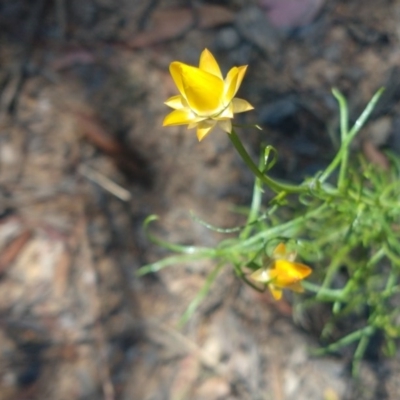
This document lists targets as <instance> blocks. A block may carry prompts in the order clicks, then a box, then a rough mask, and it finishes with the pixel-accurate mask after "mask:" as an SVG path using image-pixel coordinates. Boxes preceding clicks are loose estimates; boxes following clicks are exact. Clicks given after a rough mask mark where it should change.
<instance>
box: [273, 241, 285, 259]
mask: <svg viewBox="0 0 400 400" xmlns="http://www.w3.org/2000/svg"><path fill="white" fill-rule="evenodd" d="M272 256H273V257H274V258H284V257H285V256H286V245H285V243H279V244H278V246H276V247H275V249H274V252H273V253H272Z"/></svg>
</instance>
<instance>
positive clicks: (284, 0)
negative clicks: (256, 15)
mask: <svg viewBox="0 0 400 400" xmlns="http://www.w3.org/2000/svg"><path fill="white" fill-rule="evenodd" d="M324 3H325V0H260V6H261V7H262V8H264V9H265V10H266V14H267V17H268V19H269V21H270V23H271V24H272V25H274V26H275V27H277V28H283V29H285V28H289V29H290V28H298V27H301V26H306V25H308V24H310V23H311V22H312V21H313V20H314V18H315V17H316V16H317V15H318V13H319V11H320V10H321V7H322V6H323V5H324Z"/></svg>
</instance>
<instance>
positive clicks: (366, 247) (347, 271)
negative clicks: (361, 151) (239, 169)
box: [139, 89, 400, 374]
mask: <svg viewBox="0 0 400 400" xmlns="http://www.w3.org/2000/svg"><path fill="white" fill-rule="evenodd" d="M382 91H383V90H382V89H381V90H379V91H378V92H377V93H376V94H375V96H374V97H373V98H372V100H371V101H370V102H369V104H368V105H367V107H366V108H365V110H364V112H363V113H362V114H361V116H360V117H359V118H358V119H357V121H356V122H355V124H354V125H353V126H352V127H351V128H350V129H349V127H348V125H349V124H348V109H347V103H346V100H345V98H344V97H343V96H342V95H341V94H340V93H339V92H338V91H337V90H336V89H335V90H333V94H334V96H335V98H336V99H337V100H338V104H339V109H340V128H341V131H340V138H341V144H340V148H339V150H338V152H337V154H336V156H335V157H334V158H333V160H332V162H331V163H330V164H329V165H328V166H327V168H326V169H325V170H324V171H321V172H320V173H318V174H316V176H314V177H312V178H309V179H307V180H305V181H304V182H303V183H302V184H300V185H292V184H287V183H284V182H280V181H277V180H274V179H272V178H271V177H270V176H268V171H269V170H270V169H271V168H272V167H273V165H274V163H275V156H276V151H275V149H274V148H273V147H271V146H267V147H266V148H265V149H264V150H263V151H262V155H261V158H260V162H259V165H258V166H257V165H256V164H255V163H254V162H253V161H252V159H251V158H250V156H249V155H248V153H247V152H246V150H245V148H244V147H243V145H242V143H241V141H240V139H239V137H238V136H237V134H236V132H235V131H232V133H231V134H230V135H229V138H230V139H231V142H232V144H233V145H234V147H235V148H236V150H237V151H238V153H239V154H240V156H241V157H242V159H243V160H244V162H245V163H246V164H247V166H248V167H249V168H250V170H251V171H252V172H253V173H254V175H255V177H256V180H255V185H254V191H253V200H252V203H251V207H250V209H249V210H248V212H247V216H248V217H247V223H246V224H245V225H244V226H241V227H236V228H234V229H230V230H221V229H219V228H216V227H213V226H211V225H208V224H207V223H205V222H203V221H199V223H202V224H204V225H206V226H207V227H208V228H209V229H213V230H218V231H225V232H237V237H236V238H233V239H232V238H230V239H227V240H224V241H222V242H220V243H219V244H218V245H217V246H216V247H215V248H204V247H195V246H179V245H174V244H171V243H166V242H163V241H160V240H159V239H158V238H156V237H154V236H152V235H151V234H150V233H149V232H148V229H147V228H148V224H149V222H151V221H152V220H153V219H154V217H149V219H148V220H147V221H146V224H145V227H146V231H147V232H148V234H149V237H150V239H151V240H152V241H154V242H156V243H158V244H159V245H161V246H164V247H165V248H167V249H170V250H172V251H174V252H175V253H180V254H179V255H173V256H170V257H167V258H165V259H164V260H161V261H158V262H156V263H153V264H150V265H146V266H144V267H142V268H141V269H140V270H139V274H140V275H142V274H145V273H149V272H156V271H159V270H160V269H162V268H164V267H167V266H170V265H174V264H176V263H177V262H182V261H185V262H187V261H190V260H196V259H213V260H215V262H216V265H217V267H216V268H215V269H214V270H213V271H212V272H211V274H210V275H209V277H208V278H207V280H206V282H205V285H204V288H203V289H202V290H201V292H200V293H199V294H198V296H197V297H196V298H195V300H194V301H193V302H192V303H191V305H190V306H189V308H188V310H187V312H186V313H185V315H184V320H185V321H186V320H187V319H188V318H190V316H191V315H192V314H193V312H194V311H195V309H196V307H197V305H198V304H199V302H200V300H202V299H203V298H204V297H205V296H206V294H207V293H208V290H209V288H210V286H211V284H212V282H213V281H214V279H215V277H216V276H217V273H218V272H219V271H220V270H221V266H223V265H231V266H232V267H233V271H234V273H235V274H236V275H237V276H238V278H240V279H242V280H243V281H244V282H245V283H246V284H248V285H250V286H252V287H253V288H254V289H256V290H264V289H265V285H264V286H262V287H260V285H258V284H256V283H254V282H252V281H251V280H250V279H249V275H250V273H251V272H252V271H254V270H256V269H257V268H260V266H262V262H263V261H262V260H263V257H265V255H266V253H268V252H269V249H270V248H271V243H275V244H276V243H277V241H280V242H282V241H283V242H287V243H290V244H291V247H294V249H295V250H296V251H297V252H298V254H299V256H300V258H301V260H302V261H303V262H305V263H307V264H308V265H310V266H312V267H313V274H312V277H311V279H309V280H308V281H305V282H303V287H304V288H305V289H306V293H305V294H303V295H300V296H297V303H296V310H304V309H308V310H309V312H312V310H313V306H314V305H315V304H316V303H327V304H329V305H330V308H331V313H332V318H331V321H330V322H329V323H328V324H327V325H326V327H325V329H324V330H323V331H322V335H323V336H324V337H325V339H327V340H330V339H331V337H330V332H332V330H335V329H334V328H335V326H339V325H340V324H341V323H342V322H343V321H346V320H348V319H349V318H351V319H352V320H356V321H358V324H357V326H355V327H353V329H354V330H353V331H351V330H350V332H348V333H346V334H345V336H344V337H341V338H339V340H337V341H336V342H334V343H330V344H329V345H327V346H326V347H325V348H323V349H319V350H318V351H317V353H319V354H321V353H324V352H332V351H337V350H338V349H340V348H341V347H343V346H347V345H349V344H351V343H354V344H355V345H356V347H355V351H354V358H353V361H354V362H353V372H354V374H357V371H358V366H359V361H360V360H361V359H362V358H363V356H364V354H365V351H366V349H367V346H368V344H369V341H370V339H371V337H372V336H373V335H375V334H377V333H379V334H381V335H383V337H384V338H385V345H384V348H383V349H382V351H383V352H384V353H385V354H387V355H393V354H394V353H395V351H396V340H397V339H398V338H399V337H400V326H399V325H400V324H399V321H400V308H399V307H398V306H397V303H398V301H399V298H400V297H399V294H398V293H399V292H400V284H399V271H400V160H399V159H398V158H396V157H395V156H394V155H392V154H388V155H387V156H388V158H389V160H390V161H391V168H390V170H389V171H383V170H382V169H380V168H379V167H377V166H375V165H372V164H369V163H368V162H367V161H366V160H365V159H364V158H363V157H362V155H354V154H350V145H351V142H352V140H353V139H354V137H355V136H356V135H357V133H358V132H359V131H360V129H361V127H362V126H363V125H364V123H365V122H366V120H367V118H368V116H369V115H370V114H371V111H372V110H373V108H374V106H375V104H376V102H377V101H378V99H379V97H380V95H381V94H382ZM264 186H268V187H269V188H270V189H272V190H273V191H274V192H275V197H273V198H272V199H271V200H269V201H267V202H266V204H265V205H263V196H262V193H263V187H264Z"/></svg>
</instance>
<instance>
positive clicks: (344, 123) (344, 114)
mask: <svg viewBox="0 0 400 400" xmlns="http://www.w3.org/2000/svg"><path fill="white" fill-rule="evenodd" d="M332 93H333V95H334V96H335V98H336V100H337V101H338V103H339V110H340V143H344V142H345V141H346V138H347V135H348V134H349V111H348V108H347V101H346V99H345V97H344V96H343V95H342V94H341V93H340V92H339V91H338V90H337V89H333V90H332ZM348 161H349V148H348V147H346V148H345V149H344V150H343V154H342V158H341V164H340V171H339V180H338V187H339V189H342V188H343V187H344V186H345V178H346V171H347V164H348Z"/></svg>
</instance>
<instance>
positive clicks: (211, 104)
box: [180, 64, 224, 116]
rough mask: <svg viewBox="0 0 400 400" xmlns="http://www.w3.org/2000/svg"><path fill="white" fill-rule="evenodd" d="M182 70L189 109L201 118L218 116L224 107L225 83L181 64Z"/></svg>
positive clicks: (199, 70) (206, 73)
mask: <svg viewBox="0 0 400 400" xmlns="http://www.w3.org/2000/svg"><path fill="white" fill-rule="evenodd" d="M180 68H181V76H182V82H183V88H184V89H183V90H184V93H185V96H186V100H187V102H188V104H189V107H190V108H191V109H192V110H193V111H194V112H195V113H196V114H198V115H200V116H211V115H213V114H216V113H217V112H218V111H219V110H220V109H221V108H222V107H223V105H222V96H223V91H224V81H223V80H222V79H220V78H217V77H216V76H215V75H213V74H210V73H209V72H205V71H202V70H201V69H199V68H195V67H191V66H189V65H185V64H180Z"/></svg>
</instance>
